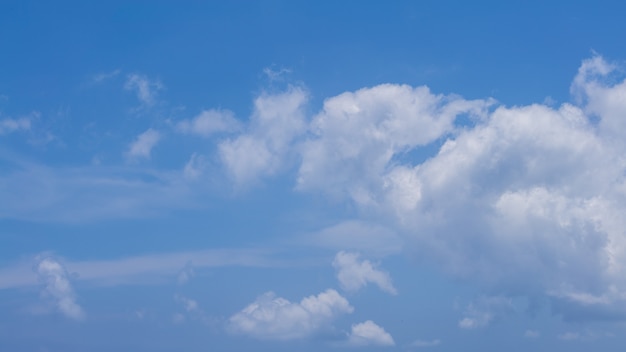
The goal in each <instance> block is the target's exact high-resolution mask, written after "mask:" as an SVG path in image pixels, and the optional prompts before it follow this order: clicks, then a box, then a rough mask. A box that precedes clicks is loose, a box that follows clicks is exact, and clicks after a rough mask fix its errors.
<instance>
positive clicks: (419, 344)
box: [409, 339, 441, 348]
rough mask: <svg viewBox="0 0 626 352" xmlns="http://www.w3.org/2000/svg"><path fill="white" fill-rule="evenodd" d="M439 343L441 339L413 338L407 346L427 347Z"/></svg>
mask: <svg viewBox="0 0 626 352" xmlns="http://www.w3.org/2000/svg"><path fill="white" fill-rule="evenodd" d="M439 345H441V340H439V339H435V340H415V341H413V342H411V343H410V344H409V347H413V348H428V347H435V346H439Z"/></svg>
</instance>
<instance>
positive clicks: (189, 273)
mask: <svg viewBox="0 0 626 352" xmlns="http://www.w3.org/2000/svg"><path fill="white" fill-rule="evenodd" d="M195 275H196V273H195V271H194V270H193V266H192V265H191V262H190V263H187V265H185V267H184V268H183V269H182V270H181V271H180V272H179V273H178V277H177V279H176V281H177V282H178V284H179V285H184V284H186V283H187V282H189V280H191V278H192V277H194V276H195Z"/></svg>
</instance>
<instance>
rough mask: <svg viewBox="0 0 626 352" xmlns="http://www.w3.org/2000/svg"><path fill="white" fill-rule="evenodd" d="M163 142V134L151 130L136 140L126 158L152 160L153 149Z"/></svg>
mask: <svg viewBox="0 0 626 352" xmlns="http://www.w3.org/2000/svg"><path fill="white" fill-rule="evenodd" d="M160 140H161V133H159V131H155V130H153V129H152V128H149V129H148V130H146V131H145V132H143V133H142V134H140V135H139V136H137V138H136V139H135V141H134V142H132V143H131V144H130V146H129V148H128V151H127V152H126V156H128V157H129V158H144V159H150V154H151V152H152V148H154V147H155V146H156V145H157V144H158V143H159V141H160Z"/></svg>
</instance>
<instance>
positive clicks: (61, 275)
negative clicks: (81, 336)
mask: <svg viewBox="0 0 626 352" xmlns="http://www.w3.org/2000/svg"><path fill="white" fill-rule="evenodd" d="M36 271H37V275H38V276H39V280H40V281H41V282H43V284H44V285H45V286H44V290H43V292H42V295H43V296H47V297H51V298H52V299H53V300H54V302H55V305H56V307H57V309H58V310H59V311H60V312H61V313H62V314H63V315H65V316H66V317H68V318H71V319H75V320H81V319H83V318H84V316H85V313H84V311H83V309H82V307H81V306H80V305H78V303H76V295H75V294H74V290H73V289H72V285H71V284H70V281H69V279H68V274H67V271H66V270H65V268H64V267H63V266H62V265H61V264H60V263H59V262H58V261H56V260H54V259H50V258H45V259H43V260H41V261H40V262H39V264H37V267H36Z"/></svg>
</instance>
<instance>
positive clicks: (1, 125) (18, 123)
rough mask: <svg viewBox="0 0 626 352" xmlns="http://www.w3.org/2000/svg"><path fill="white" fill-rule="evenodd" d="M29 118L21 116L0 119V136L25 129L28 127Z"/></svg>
mask: <svg viewBox="0 0 626 352" xmlns="http://www.w3.org/2000/svg"><path fill="white" fill-rule="evenodd" d="M30 125H31V119H30V118H27V117H21V118H18V119H11V118H4V119H1V120H0V136H1V135H3V134H9V133H11V132H15V131H26V130H29V129H30Z"/></svg>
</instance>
